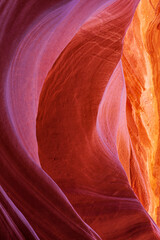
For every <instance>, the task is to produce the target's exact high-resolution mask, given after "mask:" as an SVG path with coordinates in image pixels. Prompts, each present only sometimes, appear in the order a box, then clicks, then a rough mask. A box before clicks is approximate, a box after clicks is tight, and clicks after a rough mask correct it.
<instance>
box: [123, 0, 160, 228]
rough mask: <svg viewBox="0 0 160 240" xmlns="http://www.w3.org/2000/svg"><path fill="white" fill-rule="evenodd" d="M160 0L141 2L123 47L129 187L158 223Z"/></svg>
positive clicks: (159, 185)
mask: <svg viewBox="0 0 160 240" xmlns="http://www.w3.org/2000/svg"><path fill="white" fill-rule="evenodd" d="M159 24H160V2H159V1H156V0H155V1H148V0H142V1H140V3H139V5H138V8H137V10H136V12H135V15H134V18H133V21H132V23H131V25H130V27H129V29H128V32H127V34H126V37H125V41H124V47H123V57H122V62H123V70H124V75H125V80H126V88H127V123H128V129H129V134H130V137H131V143H132V151H131V153H132V154H131V159H130V173H131V176H130V177H131V180H130V181H131V186H132V188H133V190H134V192H135V193H136V194H137V196H138V198H139V199H140V201H141V202H142V204H143V206H144V207H145V209H146V210H147V211H148V212H149V214H150V215H151V216H152V218H153V219H154V220H155V221H156V222H157V224H158V225H159V226H160V29H159Z"/></svg>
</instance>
